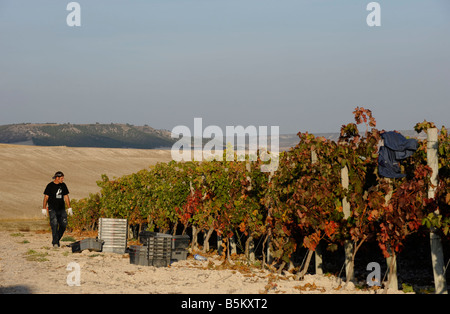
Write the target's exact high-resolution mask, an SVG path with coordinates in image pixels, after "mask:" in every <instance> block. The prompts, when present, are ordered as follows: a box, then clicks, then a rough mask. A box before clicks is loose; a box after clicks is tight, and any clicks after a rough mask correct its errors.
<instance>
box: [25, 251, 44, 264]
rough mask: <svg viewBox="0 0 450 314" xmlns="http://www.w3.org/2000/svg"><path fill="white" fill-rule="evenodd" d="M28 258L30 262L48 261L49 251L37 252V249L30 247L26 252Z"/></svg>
mask: <svg viewBox="0 0 450 314" xmlns="http://www.w3.org/2000/svg"><path fill="white" fill-rule="evenodd" d="M25 255H26V260H27V261H30V262H45V261H48V259H47V258H46V256H48V253H47V252H36V251H35V250H32V249H29V250H28V251H27V252H26V253H25Z"/></svg>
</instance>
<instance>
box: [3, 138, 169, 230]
mask: <svg viewBox="0 0 450 314" xmlns="http://www.w3.org/2000/svg"><path fill="white" fill-rule="evenodd" d="M170 160H171V155H170V150H157V149H117V148H73V147H65V146H62V147H59V146H58V147H43V146H22V145H8V144H0V178H1V179H0V221H5V220H9V222H11V220H27V221H29V220H30V219H31V220H34V219H38V218H41V208H42V200H43V192H44V189H45V186H46V185H47V184H48V183H49V182H50V181H51V180H52V176H53V174H54V173H55V172H56V171H62V172H64V175H65V182H66V184H67V186H68V188H69V191H70V197H71V199H73V198H76V199H80V198H83V197H87V196H89V193H95V192H97V191H99V188H98V186H97V184H96V181H98V180H100V179H101V175H102V174H106V175H108V176H109V177H110V178H113V177H120V176H122V175H126V174H131V173H133V172H136V171H139V170H141V169H145V168H148V167H149V166H151V165H154V164H156V163H158V162H167V161H170Z"/></svg>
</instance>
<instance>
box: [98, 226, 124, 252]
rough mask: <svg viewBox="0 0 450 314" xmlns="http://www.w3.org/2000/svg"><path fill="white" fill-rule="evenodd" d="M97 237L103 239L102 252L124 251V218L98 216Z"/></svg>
mask: <svg viewBox="0 0 450 314" xmlns="http://www.w3.org/2000/svg"><path fill="white" fill-rule="evenodd" d="M98 234H99V236H98V237H99V238H100V239H102V240H104V241H105V243H104V244H103V252H112V253H120V254H123V253H125V250H126V247H127V238H128V222H127V220H126V219H116V218H100V219H99V232H98Z"/></svg>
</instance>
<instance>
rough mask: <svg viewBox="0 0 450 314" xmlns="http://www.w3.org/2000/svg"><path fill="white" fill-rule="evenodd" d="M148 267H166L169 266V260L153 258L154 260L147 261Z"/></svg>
mask: <svg viewBox="0 0 450 314" xmlns="http://www.w3.org/2000/svg"><path fill="white" fill-rule="evenodd" d="M148 265H149V266H154V267H167V266H169V265H170V258H164V259H163V258H155V259H149V260H148Z"/></svg>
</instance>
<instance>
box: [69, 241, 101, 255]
mask: <svg viewBox="0 0 450 314" xmlns="http://www.w3.org/2000/svg"><path fill="white" fill-rule="evenodd" d="M103 243H104V241H103V240H100V239H94V238H87V239H83V240H81V241H77V242H74V243H72V244H71V245H70V246H71V247H72V253H81V252H82V251H84V250H89V251H95V252H101V251H102V246H103Z"/></svg>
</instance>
